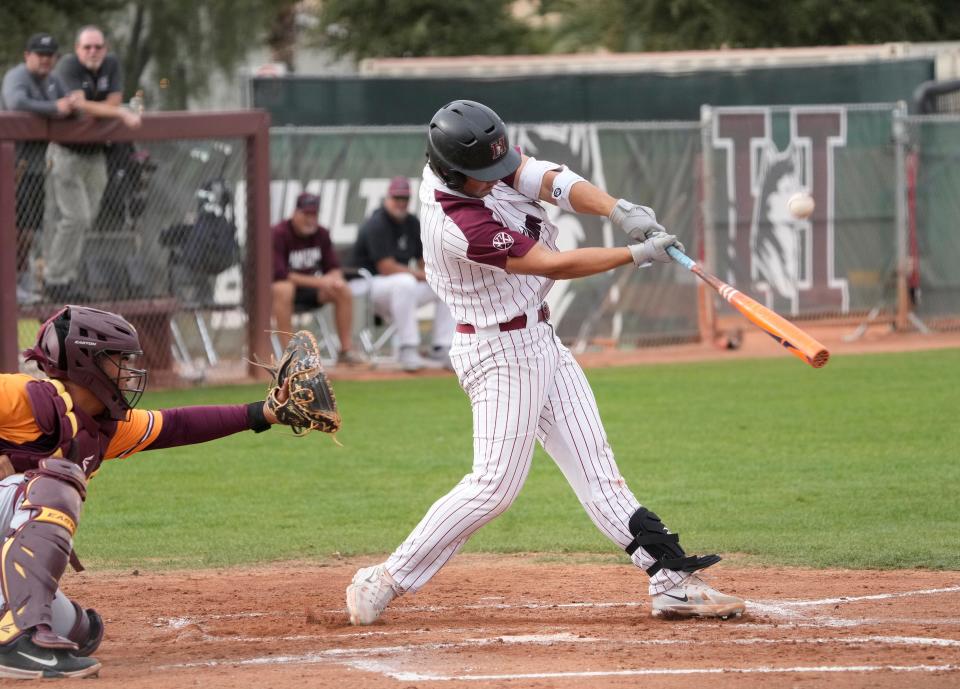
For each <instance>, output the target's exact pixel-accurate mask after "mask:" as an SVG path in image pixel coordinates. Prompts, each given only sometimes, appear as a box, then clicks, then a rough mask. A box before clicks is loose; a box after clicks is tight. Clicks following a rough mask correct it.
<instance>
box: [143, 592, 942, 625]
mask: <svg viewBox="0 0 960 689" xmlns="http://www.w3.org/2000/svg"><path fill="white" fill-rule="evenodd" d="M957 592H960V586H948V587H943V588H935V589H919V590H914V591H901V592H897V593H878V594H872V595H867V596H844V597H840V598H821V599H818V600H794V601H764V600H757V601H750V600H748V601H747V609H748V612H749V611H757V612H761V613H766V614H770V615H776V616H779V617H802V613H800V612H797V611H794V610H792V608H802V607H815V606H821V605H839V604H844V603H856V602H859V601H865V600H887V599H890V598H907V597H911V596H928V595H935V594H939V593H957ZM485 598H486V599H489V598H492V597H485ZM481 600H483V599H481ZM644 606H645V603H641V602H637V601H613V602H577V603H539V602H530V603H477V604H471V605H459V606H445V605H424V606H395V607H393V608H391V610H394V611H396V612H404V613H416V612H444V611H447V610H511V609H520V610H541V609H560V610H563V609H576V608H593V609H604V608H638V607H644ZM323 612H324V614H338V613H343V612H344V609H343V608H335V609H330V610H324V611H323ZM287 615H288V613H285V612H280V611H271V612H241V613H226V614H216V615H205V616H203V617H196V618H191V617H172V618H168V617H161V618H160V619H159V620H158V622H156V623H154V626H156V627H161V626H166V627H170V628H173V629H180V628H183V627H187V626H190V625H194V624H199V623H201V622H204V621H207V620H232V619H244V618H250V617H280V616H287Z"/></svg>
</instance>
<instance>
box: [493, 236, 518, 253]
mask: <svg viewBox="0 0 960 689" xmlns="http://www.w3.org/2000/svg"><path fill="white" fill-rule="evenodd" d="M511 246H513V237H511V236H510V235H509V234H507V233H506V232H497V233H496V234H495V235H493V248H494V249H497V250H499V251H504V250H505V249H509V248H510V247H511Z"/></svg>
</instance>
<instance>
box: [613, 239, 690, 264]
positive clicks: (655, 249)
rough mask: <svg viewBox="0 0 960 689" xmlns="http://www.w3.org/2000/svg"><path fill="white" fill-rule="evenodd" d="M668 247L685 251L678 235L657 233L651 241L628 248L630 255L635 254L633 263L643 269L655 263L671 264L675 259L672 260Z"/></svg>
mask: <svg viewBox="0 0 960 689" xmlns="http://www.w3.org/2000/svg"><path fill="white" fill-rule="evenodd" d="M668 246H675V247H677V248H678V249H680V251H685V249H684V246H683V244H681V243H680V242H679V241H677V237H676V235H672V234H667V233H666V232H656V233H654V234H653V235H652V236H651V237H650V239H647V240H645V241H643V242H640V243H639V244H631V245H630V246H629V247H627V248H629V249H630V253H631V254H633V262H634V263H636V264H637V267H638V268H643V267H644V266H648V265H650V264H651V263H652V262H654V261H656V262H658V263H670V262H671V261H673V259H672V258H670V254H668V253H667V247H668Z"/></svg>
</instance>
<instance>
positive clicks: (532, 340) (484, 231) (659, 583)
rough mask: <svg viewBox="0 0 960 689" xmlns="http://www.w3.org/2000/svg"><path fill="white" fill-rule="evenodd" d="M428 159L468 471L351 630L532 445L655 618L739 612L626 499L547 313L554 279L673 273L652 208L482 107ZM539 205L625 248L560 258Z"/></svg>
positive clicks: (461, 105)
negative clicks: (542, 150)
mask: <svg viewBox="0 0 960 689" xmlns="http://www.w3.org/2000/svg"><path fill="white" fill-rule="evenodd" d="M427 161H428V162H427V165H426V166H425V168H424V171H423V183H422V184H421V186H420V203H421V206H420V208H421V223H422V238H423V246H424V260H425V264H426V274H427V281H428V282H429V284H430V286H431V287H432V288H433V289H434V291H436V293H437V294H438V295H439V296H440V298H441V299H443V301H444V302H445V303H446V304H447V306H448V307H449V308H450V312H451V313H452V315H453V317H454V319H456V321H457V323H458V325H457V334H456V335H455V338H454V342H453V347H452V348H451V351H450V357H451V361H452V363H453V366H454V369H455V371H456V373H457V376H458V378H459V380H460V385H461V387H462V388H463V390H464V392H466V394H467V396H468V397H469V398H470V402H471V405H472V406H473V438H474V459H473V470H472V471H471V472H470V473H469V474H467V475H466V476H465V477H464V478H463V479H462V480H461V481H460V482H459V483H458V484H457V485H456V486H455V487H454V488H453V490H451V491H450V492H449V493H448V494H447V495H445V496H444V497H442V498H440V499H439V500H438V501H437V502H436V503H434V505H433V506H432V507H431V508H430V510H429V511H428V512H427V514H426V515H425V516H424V517H423V519H422V520H421V521H420V523H419V524H417V526H416V527H415V528H414V530H413V532H412V533H411V534H410V535H409V536H408V537H407V539H406V540H405V541H404V542H403V543H402V544H400V546H399V547H398V548H397V549H396V550H395V551H394V552H393V554H392V555H391V556H390V557H389V558H388V559H387V561H386V562H384V563H382V564H379V565H375V566H373V567H366V568H363V569H361V570H359V571H358V572H357V573H356V575H355V576H354V577H353V581H352V583H351V584H350V585H349V586H348V587H347V609H348V612H349V615H350V621H351V622H352V623H353V624H370V623H372V622H373V621H375V620H376V619H377V618H378V617H380V615H381V614H382V612H383V611H384V609H385V608H386V606H387V605H388V604H389V603H390V601H391V600H393V599H394V598H395V597H397V596H399V595H402V594H404V593H408V592H413V591H417V590H418V589H420V588H421V587H422V586H424V585H425V584H426V583H427V582H428V581H429V580H430V578H431V577H433V575H434V574H436V573H437V572H438V571H439V569H440V568H441V567H442V566H443V565H444V564H445V563H446V562H447V561H448V560H449V559H450V558H451V557H452V556H453V555H454V553H456V552H457V551H458V550H459V549H460V548H461V547H462V546H463V544H464V543H466V541H467V539H468V538H470V536H471V535H472V534H473V533H474V532H475V531H476V530H477V529H479V528H480V527H481V526H483V525H484V524H486V523H487V522H489V521H490V520H491V519H493V518H494V517H496V516H497V515H499V514H501V513H502V512H504V511H505V510H506V509H507V508H508V507H509V506H510V504H511V503H512V502H513V500H514V499H515V498H516V496H517V494H518V493H519V491H520V488H521V487H522V486H523V483H524V480H525V479H526V477H527V472H528V471H529V469H530V462H531V460H532V457H533V450H534V441H535V440H536V441H539V442H540V444H541V445H542V446H543V447H544V449H545V450H546V451H547V453H548V454H549V455H550V456H551V457H552V458H553V460H554V461H555V462H556V463H557V465H558V466H559V467H560V470H561V471H562V472H563V474H564V476H565V477H566V479H567V480H568V481H569V482H570V485H571V486H572V487H573V489H574V491H575V492H576V494H577V497H578V498H579V500H580V503H581V504H582V505H583V507H584V509H585V510H586V511H587V514H588V515H589V516H590V519H591V520H593V523H594V524H596V526H597V528H598V529H600V531H601V532H603V533H604V534H605V535H606V536H607V537H608V538H609V539H610V540H611V541H613V542H614V543H616V544H617V546H619V547H620V548H623V549H624V550H625V551H626V552H627V553H628V554H629V555H630V558H631V559H632V561H633V563H634V564H635V565H636V566H638V567H640V568H641V569H643V570H644V571H646V573H647V574H648V575H649V577H650V583H649V593H650V595H651V596H652V602H651V606H652V610H653V613H654V614H656V615H670V616H679V617H690V616H700V617H721V618H726V617H729V616H733V615H739V614H741V613H742V612H743V610H744V602H743V600H741V599H740V598H737V597H734V596H730V595H727V594H724V593H721V592H719V591H716V590H714V589H713V588H711V587H710V586H708V585H707V584H706V583H705V582H704V581H703V580H702V579H701V578H700V577H699V576H698V575H697V572H698V571H699V570H701V569H704V568H705V567H709V566H710V565H713V564H715V563H716V562H718V561H719V560H720V558H719V557H718V556H717V555H704V556H695V555H694V556H691V555H687V554H686V553H685V552H684V550H683V548H681V547H680V544H679V539H678V535H677V534H675V533H671V532H670V531H668V530H667V528H666V527H665V526H664V525H663V523H662V522H661V521H660V518H659V517H658V516H657V515H656V514H655V513H653V512H652V511H650V510H649V509H647V508H646V507H643V506H641V505H640V503H639V502H638V501H637V499H636V498H635V497H634V496H633V493H632V492H631V491H630V490H629V489H628V488H627V486H626V483H625V482H624V480H623V478H622V477H621V476H620V471H619V470H618V469H617V465H616V462H615V461H614V457H613V451H612V450H611V448H610V445H609V443H608V442H607V437H606V434H605V432H604V429H603V424H602V422H601V421H600V415H599V413H598V411H597V406H596V402H595V400H594V397H593V393H592V391H591V390H590V386H589V384H588V383H587V380H586V377H585V376H584V374H583V371H582V370H581V369H580V366H579V365H578V364H577V362H576V361H575V360H574V358H573V356H572V355H571V354H570V351H569V350H568V349H567V348H566V347H564V346H563V345H562V344H561V342H560V340H559V339H558V338H557V337H556V335H555V334H554V332H553V328H552V326H551V325H550V314H549V312H548V310H547V307H546V304H545V302H544V300H545V298H546V296H547V293H548V292H549V291H550V288H551V286H552V285H553V282H554V281H555V280H564V279H572V278H577V277H584V276H587V275H594V274H597V273H601V272H604V271H607V270H611V269H613V268H616V267H618V266H623V265H628V264H631V263H633V264H635V265H637V266H644V265H647V264H650V263H652V262H661V263H669V262H670V258H669V256H668V255H667V253H666V248H667V247H668V246H670V245H672V244H678V242H677V239H676V237H674V236H673V235H670V234H667V233H666V231H665V230H664V228H663V227H662V226H661V225H659V224H658V223H657V220H656V216H655V214H654V213H653V211H652V210H651V209H649V208H646V207H644V206H639V205H635V204H632V203H630V202H628V201H625V200H623V199H619V200H618V199H615V198H613V197H612V196H610V195H609V194H607V193H606V192H604V191H602V190H600V189H598V188H597V187H595V186H594V185H592V184H591V183H589V182H588V181H586V180H584V179H583V178H582V177H580V176H579V175H578V174H577V173H576V172H574V171H573V170H570V169H569V168H567V167H566V166H564V165H558V164H556V163H553V162H549V161H543V160H537V159H535V158H532V157H527V156H525V155H523V154H522V153H521V152H520V151H519V150H516V149H514V148H511V147H510V145H509V142H508V140H507V134H506V128H505V126H504V124H503V122H502V121H501V119H500V118H499V117H498V116H497V114H496V113H495V112H493V111H492V110H491V109H490V108H488V107H486V106H484V105H482V104H480V103H476V102H472V101H466V100H458V101H453V102H452V103H449V104H447V105H445V106H444V107H443V108H441V109H440V110H439V111H438V112H437V113H436V114H435V115H434V117H433V119H432V120H431V121H430V126H429V132H428V139H427ZM544 202H547V203H552V204H556V205H558V206H560V207H561V208H563V209H565V210H568V211H574V212H579V213H592V214H596V215H601V216H606V217H608V218H609V219H610V221H611V222H612V223H613V224H614V225H617V226H618V227H620V228H621V229H622V230H624V231H625V232H626V233H627V235H628V236H629V238H630V239H629V241H630V246H628V247H618V248H599V247H598V248H583V249H574V250H572V251H558V250H557V227H556V226H555V225H554V224H553V223H551V222H550V221H549V220H548V219H547V214H546V212H545V209H544V206H543V203H544ZM678 246H679V244H678ZM681 248H682V247H681Z"/></svg>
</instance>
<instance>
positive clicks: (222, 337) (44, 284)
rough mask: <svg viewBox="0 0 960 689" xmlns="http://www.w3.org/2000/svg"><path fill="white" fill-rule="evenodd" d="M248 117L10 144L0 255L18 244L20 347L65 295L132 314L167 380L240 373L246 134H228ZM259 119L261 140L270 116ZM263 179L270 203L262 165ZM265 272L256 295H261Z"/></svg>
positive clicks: (248, 300) (247, 260)
mask: <svg viewBox="0 0 960 689" xmlns="http://www.w3.org/2000/svg"><path fill="white" fill-rule="evenodd" d="M4 117H10V116H7V115H4ZM250 119H251V115H250V114H243V115H240V116H239V117H238V118H234V119H233V120H228V121H226V124H225V126H224V127H222V128H221V131H224V132H225V134H227V135H226V136H223V137H219V136H211V135H210V131H211V130H215V129H216V124H215V123H216V120H217V118H216V116H214V117H210V118H209V119H207V118H205V117H204V116H192V115H191V116H188V119H186V120H184V119H178V118H176V117H173V118H169V117H166V118H165V117H164V116H160V117H159V118H158V120H157V121H156V126H148V125H146V124H145V126H144V131H135V132H127V136H128V138H129V139H130V140H127V141H124V140H111V139H107V140H106V141H104V140H97V139H93V138H92V137H89V136H83V134H80V135H72V136H71V135H69V134H62V135H59V138H57V139H54V140H38V139H31V140H18V141H17V142H16V146H15V147H14V155H13V156H12V159H13V160H12V163H13V165H12V167H13V173H14V174H13V175H11V176H3V177H4V178H3V179H2V180H0V184H9V183H12V186H13V187H14V198H15V206H16V207H15V212H14V213H13V218H12V220H13V221H14V230H15V232H14V233H13V234H14V241H13V242H10V241H9V238H10V233H8V232H7V231H3V232H0V238H2V241H3V247H4V251H5V252H6V251H7V250H8V247H10V248H11V249H13V251H15V261H14V262H13V263H14V265H15V270H16V281H15V288H16V309H17V313H16V321H15V322H16V323H17V330H16V343H15V346H16V350H17V351H20V350H22V349H24V348H26V347H28V346H30V345H32V343H33V341H34V339H35V337H36V333H37V331H38V329H39V326H40V324H41V323H42V322H43V320H45V319H46V318H48V317H49V316H50V315H52V314H53V313H55V312H56V311H57V310H58V309H59V308H61V307H62V306H63V305H64V304H79V305H86V306H93V307H97V308H103V309H106V310H110V311H115V312H117V313H120V314H121V315H123V316H124V317H126V318H127V319H128V320H129V321H130V322H131V323H133V324H134V325H135V326H136V327H137V329H138V331H139V333H140V336H141V343H142V345H143V347H144V354H145V355H146V358H147V362H148V365H149V366H150V368H151V369H152V370H153V371H156V372H157V374H158V375H160V377H161V378H164V377H170V378H173V377H188V378H189V377H194V376H199V375H201V374H204V373H205V372H207V371H208V370H209V369H210V366H211V364H217V363H220V362H225V363H229V364H231V365H233V369H234V370H233V371H231V372H230V375H233V376H237V375H243V373H244V365H245V364H244V358H245V357H248V356H249V355H250V351H251V342H252V338H251V336H250V327H251V326H250V320H249V318H248V316H249V313H250V310H251V304H252V303H253V302H252V295H253V294H254V293H255V292H256V290H255V289H254V285H253V284H252V283H250V281H251V273H250V267H251V266H252V265H255V264H256V262H255V261H253V260H251V258H252V257H251V256H248V247H247V246H246V244H247V242H246V238H247V224H248V218H250V217H251V209H250V208H248V201H249V199H250V198H252V195H251V194H250V193H248V192H250V190H251V188H252V187H251V186H250V184H251V183H250V179H251V178H252V172H253V170H251V169H250V166H251V161H252V160H254V157H253V151H252V150H251V140H252V139H253V138H254V137H253V136H247V135H246V131H244V132H243V133H244V135H241V136H231V135H229V130H230V129H234V130H237V129H240V130H241V131H243V130H244V128H245V127H246V128H249V126H248V125H246V124H243V122H244V121H250ZM253 119H256V115H254V116H253ZM147 122H149V118H148V120H147ZM237 122H240V123H241V124H242V125H243V126H238V125H237ZM77 124H79V123H73V125H74V126H76V125H77ZM151 124H153V123H151ZM262 125H263V126H262V127H261V129H262V133H261V134H260V136H261V137H262V138H263V139H264V140H265V139H266V136H267V130H266V126H265V125H266V119H265V118H262ZM51 128H52V126H51ZM191 130H192V131H191ZM54 131H56V130H54ZM135 137H136V138H135ZM2 138H3V136H0V139H2ZM117 138H118V139H119V138H120V137H117ZM78 139H81V140H78ZM91 139H92V140H91ZM0 145H2V143H0ZM265 149H266V147H264V151H265ZM261 157H262V158H263V159H264V163H265V156H264V155H261ZM263 167H264V169H265V165H264V166H263ZM3 172H4V171H2V170H0V175H3ZM260 183H261V184H262V192H260V196H261V197H262V201H261V203H263V204H264V205H265V203H266V198H267V193H266V189H267V179H266V175H265V174H263V173H261V179H260ZM255 184H256V183H254V186H255ZM265 211H266V209H264V213H263V214H262V217H261V218H260V220H259V222H260V223H261V224H263V225H264V227H263V233H264V234H265V233H266V231H267V229H268V228H267V227H266V212H265ZM7 217H9V216H7ZM262 253H266V252H262ZM262 267H263V266H262V262H261V268H262ZM264 272H266V271H264ZM268 281H269V276H268V275H264V278H263V282H264V285H262V286H261V291H260V294H267V295H268V294H269V282H268ZM248 283H250V284H248ZM7 284H9V282H8V283H7ZM264 287H265V289H264ZM264 303H267V306H268V298H267V302H264V301H263V300H262V299H261V306H262V305H263V304H264ZM268 308H269V307H268ZM260 312H263V309H262V308H261V309H260ZM267 314H269V312H268V310H267ZM258 320H259V321H260V323H261V328H262V329H264V330H265V329H266V327H267V323H263V322H262V321H263V318H262V317H261V318H259V319H258ZM262 341H263V342H266V338H265V337H264V338H263V340H262ZM7 349H9V347H7V346H6V345H5V351H6V350H7ZM225 373H226V372H225ZM168 374H171V375H169V376H168Z"/></svg>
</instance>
